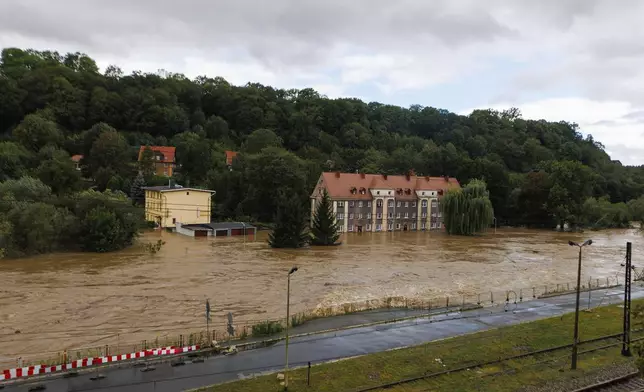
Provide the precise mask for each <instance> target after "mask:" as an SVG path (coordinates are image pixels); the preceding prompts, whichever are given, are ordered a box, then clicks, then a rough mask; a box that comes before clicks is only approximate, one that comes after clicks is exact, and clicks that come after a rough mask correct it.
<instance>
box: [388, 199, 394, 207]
mask: <svg viewBox="0 0 644 392" xmlns="http://www.w3.org/2000/svg"><path fill="white" fill-rule="evenodd" d="M387 205H388V206H389V208H393V206H394V201H393V200H389V203H387Z"/></svg>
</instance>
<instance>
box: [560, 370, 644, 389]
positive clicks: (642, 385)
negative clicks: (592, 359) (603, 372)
mask: <svg viewBox="0 0 644 392" xmlns="http://www.w3.org/2000/svg"><path fill="white" fill-rule="evenodd" d="M573 392H644V379H643V378H642V377H641V376H640V374H639V373H638V372H634V373H630V374H627V375H625V376H621V377H615V378H613V379H610V380H607V381H602V382H600V383H597V384H593V385H589V386H587V387H584V388H580V389H577V390H575V391H573Z"/></svg>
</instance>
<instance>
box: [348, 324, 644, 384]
mask: <svg viewBox="0 0 644 392" xmlns="http://www.w3.org/2000/svg"><path fill="white" fill-rule="evenodd" d="M642 331H643V330H642V329H639V330H636V331H633V332H642ZM621 337H622V334H621V333H619V334H613V335H607V336H602V337H599V338H595V339H590V340H586V341H581V342H579V345H580V346H586V347H588V348H587V349H585V350H582V351H580V352H579V354H580V355H582V354H587V353H591V352H595V351H600V350H606V349H608V348H611V347H615V346H619V345H621V344H622V341H621ZM611 340H612V342H610V343H608V341H611ZM642 340H644V336H640V337H638V338H635V339H632V340H631V342H632V343H634V342H636V341H642ZM604 343H605V344H604ZM571 347H572V344H566V345H562V346H558V347H551V348H547V349H543V350H537V351H533V352H529V353H525V354H519V355H513V356H509V357H505V358H500V359H495V360H491V361H486V362H480V363H473V364H468V365H466V366H461V367H458V368H453V369H449V370H444V371H440V372H436V373H426V374H424V375H420V376H417V377H411V378H407V379H404V380H399V381H395V382H391V383H387V384H381V385H377V386H372V387H367V388H361V389H358V390H355V391H354V392H371V391H384V390H387V389H390V388H393V387H397V386H401V385H404V384H410V383H416V382H419V381H421V382H423V381H424V382H427V383H428V384H431V383H432V382H433V381H434V380H436V379H438V378H439V377H441V376H444V375H447V374H453V373H459V372H463V371H468V370H470V369H474V368H479V367H484V366H489V365H496V364H503V363H505V362H508V361H512V360H517V359H522V358H528V357H534V358H539V357H542V356H548V355H551V354H553V353H555V352H558V351H562V350H568V349H570V348H571ZM552 360H556V358H551V359H545V360H543V361H539V363H545V362H550V361H552ZM640 384H641V385H640ZM638 385H639V386H638ZM609 387H622V389H588V388H609ZM623 388H631V389H623ZM638 388H639V389H638ZM431 390H434V389H433V387H430V388H429V389H427V391H431ZM585 391H607V392H608V391H611V392H640V391H641V392H644V379H642V378H639V377H637V373H631V374H629V375H627V376H622V377H618V378H615V379H612V380H608V381H605V382H603V383H600V384H595V385H591V386H589V387H586V389H579V390H577V391H575V392H585Z"/></svg>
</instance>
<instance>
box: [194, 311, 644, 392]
mask: <svg viewBox="0 0 644 392" xmlns="http://www.w3.org/2000/svg"><path fill="white" fill-rule="evenodd" d="M636 302H637V303H644V302H642V301H636ZM622 312H623V310H622V309H621V308H620V307H618V306H608V307H602V308H598V309H594V310H593V311H592V312H590V313H589V312H582V313H581V315H580V326H581V327H580V338H581V339H582V340H588V339H593V338H597V337H601V336H605V335H610V334H614V333H618V332H620V330H621V327H622V318H621V317H622ZM573 320H574V315H573V314H567V315H565V316H563V317H555V318H550V319H545V320H540V321H535V322H531V323H525V324H521V325H516V326H511V327H505V328H501V329H497V330H493V331H485V332H480V333H476V334H471V335H467V336H461V337H457V338H452V339H447V340H442V341H438V342H433V343H428V344H424V345H420V346H415V347H411V348H406V349H400V350H394V351H388V352H384V353H378V354H371V355H367V356H363V357H359V358H354V359H349V360H344V361H339V362H334V363H329V364H324V365H319V366H313V367H312V369H311V386H307V384H306V379H307V371H306V369H304V368H300V369H297V370H294V371H291V373H290V374H291V376H290V382H289V391H329V392H330V391H334V392H335V391H353V390H359V389H360V388H364V387H369V386H376V385H380V384H383V383H387V382H393V381H397V380H401V379H405V378H411V377H416V376H420V375H423V374H429V373H435V372H441V371H445V370H450V369H456V368H459V367H463V366H471V365H474V364H478V363H480V362H486V361H491V360H495V359H499V358H505V357H510V356H514V355H520V354H523V353H529V352H532V351H536V350H542V349H546V348H550V347H555V346H561V345H565V344H569V343H570V342H571V341H572V326H573ZM636 336H641V335H636ZM616 341H617V340H609V341H602V342H597V343H589V344H585V345H583V346H581V347H580V352H582V353H583V352H584V351H586V350H590V349H593V348H597V347H601V346H605V345H607V344H609V343H615V342H616ZM620 348H621V346H614V347H610V348H608V349H602V350H598V351H593V352H590V353H583V354H581V355H580V359H579V364H578V367H579V369H578V370H577V371H575V372H573V371H570V370H569V366H570V350H569V349H563V350H558V351H554V352H551V353H546V354H541V355H538V356H531V357H526V358H522V359H516V360H512V361H507V362H502V363H500V364H495V365H490V366H485V367H479V368H473V369H470V370H466V371H463V372H458V373H452V374H447V375H443V376H439V377H436V378H433V379H431V380H429V381H425V380H422V381H417V382H415V383H410V384H404V385H402V386H399V387H395V388H391V389H388V390H389V391H392V390H393V391H426V390H432V391H434V390H444V391H472V390H481V391H483V390H484V391H499V392H501V391H516V390H521V389H525V390H530V387H531V386H539V385H545V384H548V385H552V384H553V383H555V384H556V383H564V384H565V383H575V382H576V379H579V378H580V377H589V376H592V375H593V374H595V373H597V372H600V371H601V369H604V368H606V367H618V368H619V367H623V366H630V365H631V364H632V363H633V361H634V360H633V359H632V358H630V359H629V358H624V357H622V356H621V355H620ZM298 365H299V366H301V365H303V364H292V365H291V366H298ZM571 385H572V384H571ZM282 388H283V387H281V386H280V385H279V382H278V381H277V378H276V376H275V375H274V374H273V375H267V376H262V377H258V378H254V379H249V380H243V381H238V382H234V383H229V384H224V385H217V386H214V387H210V388H206V389H203V390H204V391H223V392H260V391H261V392H264V391H279V390H281V389H282Z"/></svg>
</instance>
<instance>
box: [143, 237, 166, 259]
mask: <svg viewBox="0 0 644 392" xmlns="http://www.w3.org/2000/svg"><path fill="white" fill-rule="evenodd" d="M163 245H165V241H163V240H157V242H153V243H147V244H145V250H147V251H148V252H149V253H150V254H153V255H154V254H157V253H159V251H160V250H161V248H163Z"/></svg>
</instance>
